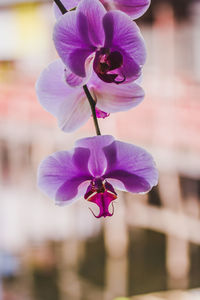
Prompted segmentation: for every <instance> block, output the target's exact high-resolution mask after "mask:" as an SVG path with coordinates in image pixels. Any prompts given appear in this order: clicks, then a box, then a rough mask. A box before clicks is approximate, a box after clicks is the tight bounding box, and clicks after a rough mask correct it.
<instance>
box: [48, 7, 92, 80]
mask: <svg viewBox="0 0 200 300" xmlns="http://www.w3.org/2000/svg"><path fill="white" fill-rule="evenodd" d="M53 38H54V43H55V47H56V50H57V52H58V54H59V56H60V57H61V59H62V60H63V62H64V63H65V64H66V65H67V66H68V67H69V68H70V69H71V71H72V72H74V73H75V74H76V75H78V76H81V77H84V76H86V74H85V60H86V58H87V57H88V56H89V55H90V54H91V53H92V52H94V47H93V46H92V44H91V42H90V39H89V35H88V22H87V19H86V17H85V16H84V15H83V14H81V13H77V12H76V11H70V12H68V13H66V14H65V15H63V16H62V17H60V19H59V20H58V22H57V23H56V25H55V27H54V35H53Z"/></svg>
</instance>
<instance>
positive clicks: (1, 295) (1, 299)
mask: <svg viewBox="0 0 200 300" xmlns="http://www.w3.org/2000/svg"><path fill="white" fill-rule="evenodd" d="M0 272H1V270H0ZM0 300H3V287H2V278H1V273H0Z"/></svg>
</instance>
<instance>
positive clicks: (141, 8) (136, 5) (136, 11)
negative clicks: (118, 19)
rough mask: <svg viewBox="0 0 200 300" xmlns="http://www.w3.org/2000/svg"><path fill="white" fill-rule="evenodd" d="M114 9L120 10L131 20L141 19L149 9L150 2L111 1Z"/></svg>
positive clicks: (136, 0) (144, 0) (141, 0)
mask: <svg viewBox="0 0 200 300" xmlns="http://www.w3.org/2000/svg"><path fill="white" fill-rule="evenodd" d="M112 2H113V3H114V5H115V7H116V9H119V10H122V11H124V12H125V13H127V14H128V15H129V16H131V17H132V18H133V19H137V18H139V17H141V16H142V15H143V14H144V13H145V12H146V11H147V9H148V8H149V5H150V3H151V1H150V0H113V1H112Z"/></svg>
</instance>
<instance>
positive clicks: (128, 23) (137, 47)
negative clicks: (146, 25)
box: [103, 11, 146, 78]
mask: <svg viewBox="0 0 200 300" xmlns="http://www.w3.org/2000/svg"><path fill="white" fill-rule="evenodd" d="M103 26H104V31H105V47H108V48H111V49H112V51H118V52H120V53H121V54H122V56H123V67H121V70H122V73H123V75H124V76H126V77H131V76H135V77H136V78H137V77H139V76H140V68H141V67H142V65H143V64H144V62H145V59H146V48H145V44H144V40H143V37H142V35H141V33H140V30H139V27H138V26H137V25H136V23H135V22H133V21H132V20H131V18H130V17H129V16H127V15H126V14H125V13H123V12H120V11H111V12H108V13H107V14H106V15H105V16H104V18H103Z"/></svg>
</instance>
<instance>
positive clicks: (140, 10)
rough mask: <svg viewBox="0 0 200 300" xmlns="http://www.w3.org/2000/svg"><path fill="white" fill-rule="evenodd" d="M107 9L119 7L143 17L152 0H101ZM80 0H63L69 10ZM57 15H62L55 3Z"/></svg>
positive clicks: (134, 17) (133, 15) (130, 13)
mask: <svg viewBox="0 0 200 300" xmlns="http://www.w3.org/2000/svg"><path fill="white" fill-rule="evenodd" d="M100 1H101V3H102V4H103V5H104V7H105V8H106V9H107V10H113V9H119V10H122V11H123V12H125V13H127V14H128V15H129V16H131V17H132V18H133V19H137V18H139V17H141V16H142V15H143V14H144V13H145V12H146V10H147V9H148V8H149V5H150V2H151V0H100ZM79 2H80V0H62V3H63V4H64V6H65V8H66V9H67V10H70V9H73V8H74V7H76V6H77V5H78V3H79ZM54 10H55V15H56V17H57V18H59V17H60V16H61V13H60V10H59V9H58V7H57V5H56V4H54Z"/></svg>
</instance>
